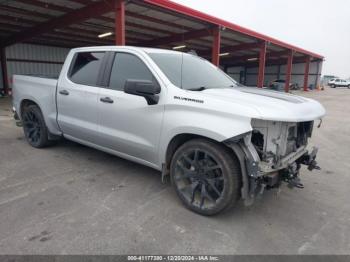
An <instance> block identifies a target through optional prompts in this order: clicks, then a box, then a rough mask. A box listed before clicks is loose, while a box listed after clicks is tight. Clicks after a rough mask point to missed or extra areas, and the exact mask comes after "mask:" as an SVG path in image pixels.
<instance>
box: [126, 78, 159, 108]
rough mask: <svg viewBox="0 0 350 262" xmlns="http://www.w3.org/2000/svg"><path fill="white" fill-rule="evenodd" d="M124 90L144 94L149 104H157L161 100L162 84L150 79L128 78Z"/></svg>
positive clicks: (132, 93) (129, 92)
mask: <svg viewBox="0 0 350 262" xmlns="http://www.w3.org/2000/svg"><path fill="white" fill-rule="evenodd" d="M124 92H125V93H127V94H131V95H136V96H143V97H144V98H145V99H146V101H147V103H148V104H149V105H156V104H158V101H159V96H158V94H159V93H160V86H159V85H158V84H155V83H153V82H152V81H149V80H135V79H128V80H126V82H125V86H124Z"/></svg>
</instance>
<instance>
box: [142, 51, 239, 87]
mask: <svg viewBox="0 0 350 262" xmlns="http://www.w3.org/2000/svg"><path fill="white" fill-rule="evenodd" d="M149 56H150V57H151V58H152V59H153V61H154V62H155V63H156V64H157V65H158V67H159V68H160V69H161V70H162V71H163V73H164V74H165V75H166V76H167V77H168V79H169V80H170V81H171V82H172V83H173V84H174V85H176V86H177V87H180V88H182V89H186V90H204V89H209V88H227V87H235V86H238V85H239V84H238V83H237V82H236V81H235V80H233V79H232V78H231V77H229V76H228V75H226V74H225V73H224V72H223V71H221V70H220V69H219V68H217V67H216V66H214V65H213V64H211V63H209V62H208V61H207V60H205V59H203V58H200V57H197V56H194V55H190V54H185V53H149Z"/></svg>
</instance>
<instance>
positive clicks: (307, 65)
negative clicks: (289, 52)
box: [304, 56, 311, 91]
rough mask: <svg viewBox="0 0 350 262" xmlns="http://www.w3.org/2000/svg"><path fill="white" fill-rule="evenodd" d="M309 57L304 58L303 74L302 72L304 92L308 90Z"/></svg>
mask: <svg viewBox="0 0 350 262" xmlns="http://www.w3.org/2000/svg"><path fill="white" fill-rule="evenodd" d="M310 60H311V58H310V56H306V58H305V72H304V91H308V90H309V88H308V86H309V73H310Z"/></svg>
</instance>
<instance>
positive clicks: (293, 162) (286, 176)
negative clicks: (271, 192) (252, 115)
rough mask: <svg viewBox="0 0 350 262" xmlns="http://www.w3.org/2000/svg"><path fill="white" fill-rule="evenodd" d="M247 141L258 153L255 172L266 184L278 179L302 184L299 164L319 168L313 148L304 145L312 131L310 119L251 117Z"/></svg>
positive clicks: (273, 182)
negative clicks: (250, 133)
mask: <svg viewBox="0 0 350 262" xmlns="http://www.w3.org/2000/svg"><path fill="white" fill-rule="evenodd" d="M252 127H253V132H252V135H251V143H252V144H253V146H254V148H255V150H256V152H257V154H258V156H259V160H260V161H259V174H260V175H259V176H260V177H262V178H263V180H262V181H261V182H262V183H265V185H266V186H268V187H274V186H278V185H279V184H280V182H281V181H285V182H288V183H289V185H291V186H293V187H299V188H302V187H303V185H302V184H301V182H300V179H299V177H298V175H299V170H300V168H301V165H302V164H305V165H307V166H308V168H309V170H310V171H311V170H313V169H319V167H318V166H317V163H316V161H315V158H316V154H317V148H314V149H313V150H312V152H311V153H309V152H308V150H307V149H306V147H307V144H308V140H309V138H310V137H311V135H312V131H313V127H314V121H309V122H299V123H289V122H277V121H264V120H258V119H256V120H253V121H252Z"/></svg>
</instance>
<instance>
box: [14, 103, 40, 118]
mask: <svg viewBox="0 0 350 262" xmlns="http://www.w3.org/2000/svg"><path fill="white" fill-rule="evenodd" d="M30 105H35V106H37V107H38V108H39V109H40V111H41V108H40V105H39V104H38V103H37V102H36V101H34V100H32V99H29V98H25V99H23V100H21V102H20V106H19V112H18V113H19V117H20V118H21V119H22V114H23V110H24V108H26V107H28V106H30Z"/></svg>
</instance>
